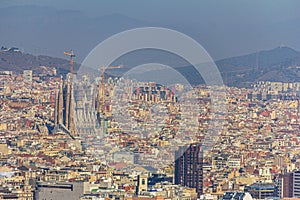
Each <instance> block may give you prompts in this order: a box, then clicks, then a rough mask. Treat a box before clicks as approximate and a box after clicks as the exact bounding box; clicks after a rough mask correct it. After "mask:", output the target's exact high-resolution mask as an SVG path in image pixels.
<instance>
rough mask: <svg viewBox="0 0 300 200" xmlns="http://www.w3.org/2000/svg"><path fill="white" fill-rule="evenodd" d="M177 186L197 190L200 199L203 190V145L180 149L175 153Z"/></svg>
mask: <svg viewBox="0 0 300 200" xmlns="http://www.w3.org/2000/svg"><path fill="white" fill-rule="evenodd" d="M175 158H176V161H175V174H174V177H175V184H180V185H182V186H187V187H190V188H196V191H197V194H198V197H200V195H201V194H202V189H203V170H202V168H203V150H202V145H201V143H193V144H190V145H189V146H188V147H187V146H182V147H179V149H178V151H176V152H175Z"/></svg>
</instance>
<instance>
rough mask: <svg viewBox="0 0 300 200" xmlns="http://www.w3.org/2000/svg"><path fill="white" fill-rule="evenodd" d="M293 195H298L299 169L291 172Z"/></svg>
mask: <svg viewBox="0 0 300 200" xmlns="http://www.w3.org/2000/svg"><path fill="white" fill-rule="evenodd" d="M292 186H293V197H297V198H298V197H300V171H294V172H293V183H292Z"/></svg>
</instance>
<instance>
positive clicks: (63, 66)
mask: <svg viewBox="0 0 300 200" xmlns="http://www.w3.org/2000/svg"><path fill="white" fill-rule="evenodd" d="M41 66H47V67H55V68H56V70H57V73H59V74H66V73H68V71H69V66H70V65H69V61H68V60H67V59H61V58H54V57H50V56H43V55H39V56H34V55H31V54H27V53H22V52H20V51H0V70H9V71H14V72H17V73H21V72H22V71H23V70H26V69H31V70H33V71H34V72H36V73H39V71H40V70H42V67H41ZM74 67H75V68H76V69H78V67H79V64H74Z"/></svg>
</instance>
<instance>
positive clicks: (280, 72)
mask: <svg viewBox="0 0 300 200" xmlns="http://www.w3.org/2000/svg"><path fill="white" fill-rule="evenodd" d="M131 59H132V58H131ZM166 59H168V58H166ZM169 59H170V58H169ZM142 60H143V59H142ZM146 60H147V59H146ZM144 61H145V60H144ZM215 63H216V65H217V67H218V68H219V71H220V73H221V75H222V77H223V81H224V83H225V84H226V85H229V86H241V87H248V86H250V85H251V84H253V83H255V82H256V81H279V82H294V81H299V82H300V52H298V51H296V50H294V49H292V48H290V47H282V46H281V47H276V48H274V49H270V50H263V51H258V52H255V53H251V54H246V55H240V56H236V57H230V58H225V59H221V60H217V61H215ZM40 66H48V67H55V68H56V69H57V72H58V73H59V74H66V73H68V71H69V60H67V59H62V58H56V57H51V56H46V55H39V56H35V55H31V54H28V53H22V52H10V51H0V70H10V71H15V72H17V73H21V72H22V71H23V70H25V69H32V70H37V71H38V70H39V67H40ZM74 67H75V69H79V67H80V64H78V63H75V65H74ZM130 68H131V66H130V67H129V68H128V69H127V70H129V69H130ZM174 69H176V70H177V71H178V72H180V73H181V74H183V76H185V77H186V79H188V80H189V82H190V83H191V84H192V85H197V84H201V83H204V81H203V80H201V78H200V79H199V74H197V72H196V71H195V69H194V67H192V66H182V67H178V66H176V67H174ZM123 73H124V72H123Z"/></svg>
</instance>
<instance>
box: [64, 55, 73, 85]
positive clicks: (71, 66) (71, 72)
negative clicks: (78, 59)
mask: <svg viewBox="0 0 300 200" xmlns="http://www.w3.org/2000/svg"><path fill="white" fill-rule="evenodd" d="M64 54H65V55H67V56H69V57H70V79H71V80H72V74H73V70H74V68H73V64H74V61H73V58H74V57H75V54H74V52H73V50H70V51H69V52H66V51H65V52H64Z"/></svg>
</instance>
